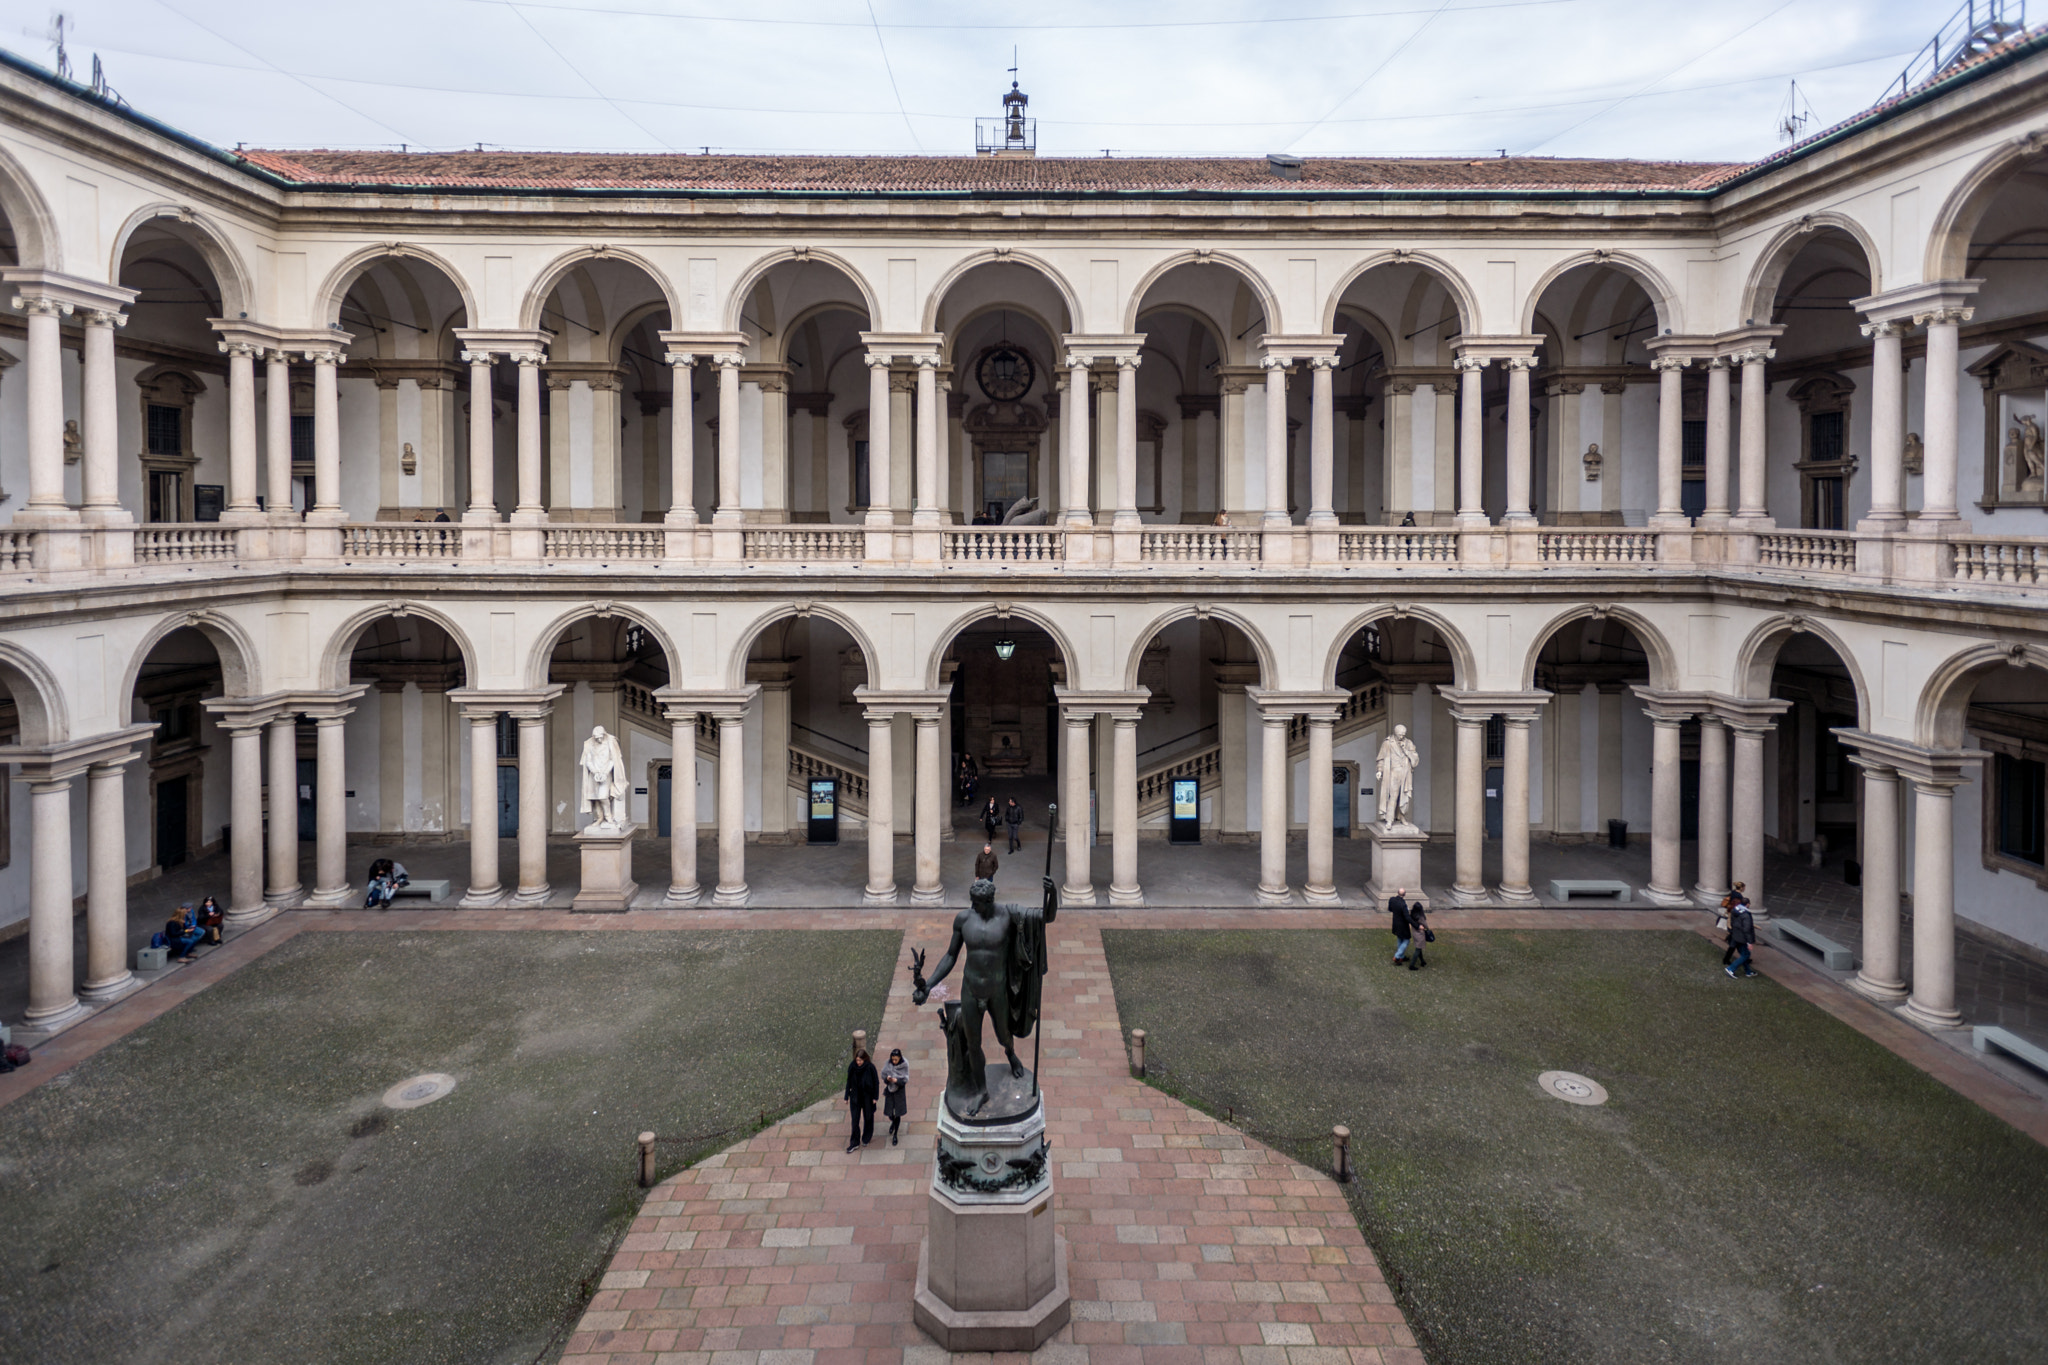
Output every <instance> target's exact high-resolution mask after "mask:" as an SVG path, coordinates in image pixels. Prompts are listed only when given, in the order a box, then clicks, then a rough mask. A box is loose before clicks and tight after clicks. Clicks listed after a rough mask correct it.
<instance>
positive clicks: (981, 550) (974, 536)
mask: <svg viewBox="0 0 2048 1365" xmlns="http://www.w3.org/2000/svg"><path fill="white" fill-rule="evenodd" d="M945 543H946V550H945V554H946V558H947V559H952V560H971V561H972V560H979V561H992V562H996V563H1003V564H1050V563H1056V562H1058V561H1060V560H1062V559H1064V558H1065V557H1066V553H1067V551H1066V534H1065V532H1063V531H1060V530H1058V529H1056V528H1052V527H1046V526H971V527H965V528H963V529H960V530H954V531H947V532H946V542H945Z"/></svg>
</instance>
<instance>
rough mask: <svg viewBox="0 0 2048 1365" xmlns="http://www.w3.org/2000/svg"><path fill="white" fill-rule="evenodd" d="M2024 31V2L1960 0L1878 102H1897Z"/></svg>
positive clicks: (2025, 18) (2025, 21) (2025, 26)
mask: <svg viewBox="0 0 2048 1365" xmlns="http://www.w3.org/2000/svg"><path fill="white" fill-rule="evenodd" d="M2026 31H2027V0H1963V3H1962V4H1961V5H1960V6H1958V7H1957V8H1956V12H1955V13H1954V14H1951V15H1950V16H1949V17H1948V20H1947V22H1946V23H1944V24H1942V26H1941V27H1940V28H1939V29H1936V30H1935V33H1934V36H1933V37H1932V38H1930V39H1928V41H1927V46H1925V47H1923V48H1921V49H1920V50H1919V51H1918V52H1916V53H1914V54H1913V59H1912V60H1911V61H1909V62H1907V63H1906V68H1905V70H1903V71H1901V72H1900V73H1899V78H1898V79H1897V80H1895V81H1893V82H1892V83H1891V85H1890V87H1888V88H1887V89H1886V90H1885V92H1884V94H1883V95H1881V96H1879V98H1878V101H1877V102H1878V103H1879V104H1883V103H1884V102H1885V101H1886V100H1891V99H1896V98H1898V97H1899V96H1900V95H1903V94H1905V93H1907V92H1908V91H1910V90H1912V89H1913V88H1914V87H1915V86H1917V85H1919V84H1921V83H1922V82H1923V81H1927V80H1930V79H1932V78H1933V77H1935V76H1939V75H1940V74H1941V73H1942V72H1944V71H1947V70H1949V69H1950V68H1951V67H1953V66H1955V65H1956V64H1957V63H1959V62H1962V61H1965V60H1967V59H1968V58H1970V57H1974V56H1975V55H1977V54H1978V53H1979V52H1982V51H1984V50H1985V49H1986V48H1990V47H1996V46H1997V45H1998V44H2000V43H2002V42H2005V41H2007V40H2008V39H2012V38H2016V37H2018V36H2019V35H2020V34H2022V33H2025V32H2026Z"/></svg>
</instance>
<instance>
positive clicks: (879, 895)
mask: <svg viewBox="0 0 2048 1365" xmlns="http://www.w3.org/2000/svg"><path fill="white" fill-rule="evenodd" d="M860 903H861V904H862V905H894V904H896V888H895V887H894V886H893V885H892V886H890V887H888V888H887V889H878V888H876V887H872V886H870V887H866V888H864V889H863V890H862V891H861V893H860Z"/></svg>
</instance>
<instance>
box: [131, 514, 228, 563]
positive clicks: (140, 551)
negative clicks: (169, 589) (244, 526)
mask: <svg viewBox="0 0 2048 1365" xmlns="http://www.w3.org/2000/svg"><path fill="white" fill-rule="evenodd" d="M234 557H235V533H234V530H233V528H231V527H226V526H216V525H214V524H212V523H211V522H208V523H205V524H202V525H191V526H172V525H164V524H161V523H159V524H155V525H150V526H141V527H137V528H136V531H135V562H136V563H137V564H202V563H209V562H213V561H218V560H224V559H233V558H234Z"/></svg>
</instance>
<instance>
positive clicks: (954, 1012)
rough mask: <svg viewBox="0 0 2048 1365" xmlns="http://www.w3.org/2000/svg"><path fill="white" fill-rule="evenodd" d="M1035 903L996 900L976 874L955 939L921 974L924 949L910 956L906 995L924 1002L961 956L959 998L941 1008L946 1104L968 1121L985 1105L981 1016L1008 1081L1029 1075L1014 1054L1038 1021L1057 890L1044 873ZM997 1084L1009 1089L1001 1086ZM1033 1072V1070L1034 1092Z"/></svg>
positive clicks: (992, 887) (1034, 1084)
mask: <svg viewBox="0 0 2048 1365" xmlns="http://www.w3.org/2000/svg"><path fill="white" fill-rule="evenodd" d="M1044 889H1045V899H1044V903H1043V904H1042V905H1040V906H1036V907H1030V906H1017V905H997V904H996V886H995V883H994V882H992V881H989V880H988V879H987V878H985V877H984V878H981V879H980V880H978V881H976V882H975V883H974V886H973V887H972V888H971V889H970V890H969V892H968V899H969V905H968V907H967V909H965V910H962V911H961V912H960V913H959V914H958V915H957V916H955V917H954V920H953V941H952V943H951V945H950V946H948V947H947V949H946V955H945V956H944V957H942V958H940V959H939V965H938V966H937V968H935V969H934V970H933V972H932V975H931V978H930V979H929V980H927V979H926V978H925V975H924V954H923V952H921V951H914V952H912V954H911V968H910V977H911V983H912V985H913V987H914V990H913V992H912V994H911V999H912V1000H913V1001H915V1002H916V1003H917V1004H919V1005H922V1004H924V1003H925V1001H926V1000H927V999H928V998H929V997H930V995H931V990H932V987H934V986H936V985H938V984H939V982H941V981H943V980H945V979H946V974H947V973H948V972H950V971H952V970H953V964H954V963H955V962H956V961H959V960H960V957H961V954H962V953H963V952H964V953H965V954H966V962H965V965H964V966H963V967H962V968H961V972H960V977H961V980H960V1000H959V1003H958V1005H957V1006H955V1005H948V1006H946V1007H945V1009H944V1010H943V1012H942V1016H941V1023H942V1024H943V1026H944V1027H945V1030H946V1107H947V1108H948V1109H950V1110H951V1111H952V1112H953V1113H954V1114H955V1115H956V1116H957V1117H960V1118H963V1119H971V1118H974V1117H975V1116H976V1115H978V1114H980V1113H981V1111H982V1109H983V1108H984V1107H986V1106H987V1104H988V1103H989V1097H990V1087H989V1077H988V1058H987V1055H986V1054H985V1053H984V1052H983V1050H982V1030H981V1021H982V1018H983V1016H984V1015H986V1016H987V1017H989V1018H990V1019H992V1020H993V1021H994V1022H995V1026H996V1041H997V1042H999V1043H1001V1044H1002V1045H1003V1055H1004V1056H1005V1057H1007V1058H1008V1059H1009V1062H1010V1079H1012V1080H1022V1079H1023V1078H1024V1077H1025V1076H1026V1075H1027V1074H1029V1073H1027V1072H1026V1071H1025V1069H1024V1063H1023V1062H1021V1061H1019V1060H1018V1058H1017V1046H1016V1040H1017V1039H1019V1038H1028V1037H1030V1036H1031V1033H1032V1030H1033V1029H1034V1028H1036V1027H1037V1026H1038V1011H1039V1001H1040V998H1041V996H1042V993H1043V990H1044V981H1045V969H1046V944H1045V930H1046V926H1047V925H1049V924H1051V923H1052V922H1053V921H1054V920H1055V919H1057V918H1058V917H1059V910H1060V901H1059V888H1058V886H1057V885H1056V884H1055V883H1054V882H1053V879H1052V878H1051V877H1049V876H1048V877H1046V878H1045V879H1044ZM998 1089H1014V1087H1003V1086H999V1087H998ZM1036 1090H1037V1077H1036V1076H1035V1075H1034V1076H1032V1091H1033V1093H1035V1092H1036Z"/></svg>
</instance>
